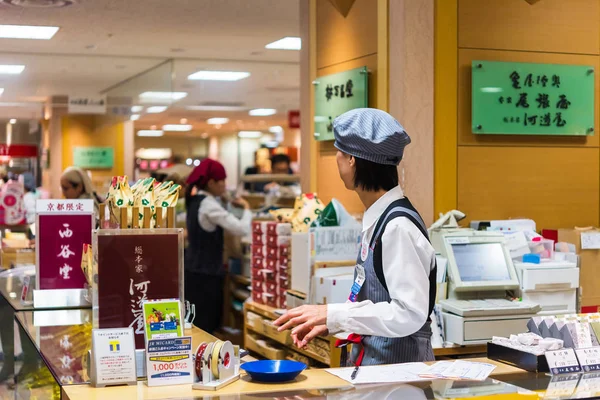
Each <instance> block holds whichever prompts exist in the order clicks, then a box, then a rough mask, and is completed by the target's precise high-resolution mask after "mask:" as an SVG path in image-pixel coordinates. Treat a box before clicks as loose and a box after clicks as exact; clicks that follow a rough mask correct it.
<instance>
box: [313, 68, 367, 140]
mask: <svg viewBox="0 0 600 400" xmlns="http://www.w3.org/2000/svg"><path fill="white" fill-rule="evenodd" d="M358 78H360V81H359V80H358ZM355 81H356V83H354V82H355ZM349 83H350V84H352V86H351V88H350V91H349V92H348V84H349ZM345 85H346V86H345ZM313 86H314V94H313V99H314V103H315V115H314V121H313V128H314V133H313V135H314V138H315V139H316V140H319V141H325V140H333V120H334V119H335V118H337V117H338V116H339V115H341V114H343V113H345V112H347V111H350V110H354V109H356V108H366V107H369V69H368V68H367V67H366V66H363V67H359V68H353V69H349V70H347V71H342V72H338V73H336V74H331V75H324V76H321V77H319V78H317V79H316V80H315V81H314V82H313ZM348 93H350V97H354V99H353V101H352V102H351V103H352V104H345V105H341V106H340V105H331V104H332V103H329V102H330V100H331V99H338V100H339V99H340V98H345V99H348V98H349V97H347V96H348ZM324 109H325V110H324ZM323 111H325V112H326V113H327V114H329V115H320V114H323ZM332 112H333V113H335V114H334V115H331V113H332Z"/></svg>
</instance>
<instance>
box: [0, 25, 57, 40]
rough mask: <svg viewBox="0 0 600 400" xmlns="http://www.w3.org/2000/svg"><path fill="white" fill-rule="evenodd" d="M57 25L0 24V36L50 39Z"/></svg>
mask: <svg viewBox="0 0 600 400" xmlns="http://www.w3.org/2000/svg"><path fill="white" fill-rule="evenodd" d="M58 29H59V28H58V27H57V26H28V25H0V38H5V39H45V40H48V39H52V36H54V34H55V33H56V32H58Z"/></svg>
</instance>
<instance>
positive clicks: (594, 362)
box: [575, 347, 600, 372]
mask: <svg viewBox="0 0 600 400" xmlns="http://www.w3.org/2000/svg"><path fill="white" fill-rule="evenodd" d="M575 353H577V358H578V359H579V365H581V368H583V371H584V372H592V371H600V347H590V348H587V349H577V350H575Z"/></svg>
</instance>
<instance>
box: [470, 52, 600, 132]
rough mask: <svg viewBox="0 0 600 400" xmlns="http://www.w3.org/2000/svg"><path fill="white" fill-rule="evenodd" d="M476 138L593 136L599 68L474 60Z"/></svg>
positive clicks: (473, 111) (473, 98)
mask: <svg viewBox="0 0 600 400" xmlns="http://www.w3.org/2000/svg"><path fill="white" fill-rule="evenodd" d="M472 73H473V75H472V82H473V86H472V92H473V93H472V113H473V114H472V131H473V133H475V134H520V135H592V134H593V132H594V70H593V68H592V67H587V66H574V65H553V64H530V63H506V62H492V61H473V68H472Z"/></svg>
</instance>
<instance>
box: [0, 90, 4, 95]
mask: <svg viewBox="0 0 600 400" xmlns="http://www.w3.org/2000/svg"><path fill="white" fill-rule="evenodd" d="M2 93H4V88H0V96H1V95H2Z"/></svg>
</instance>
